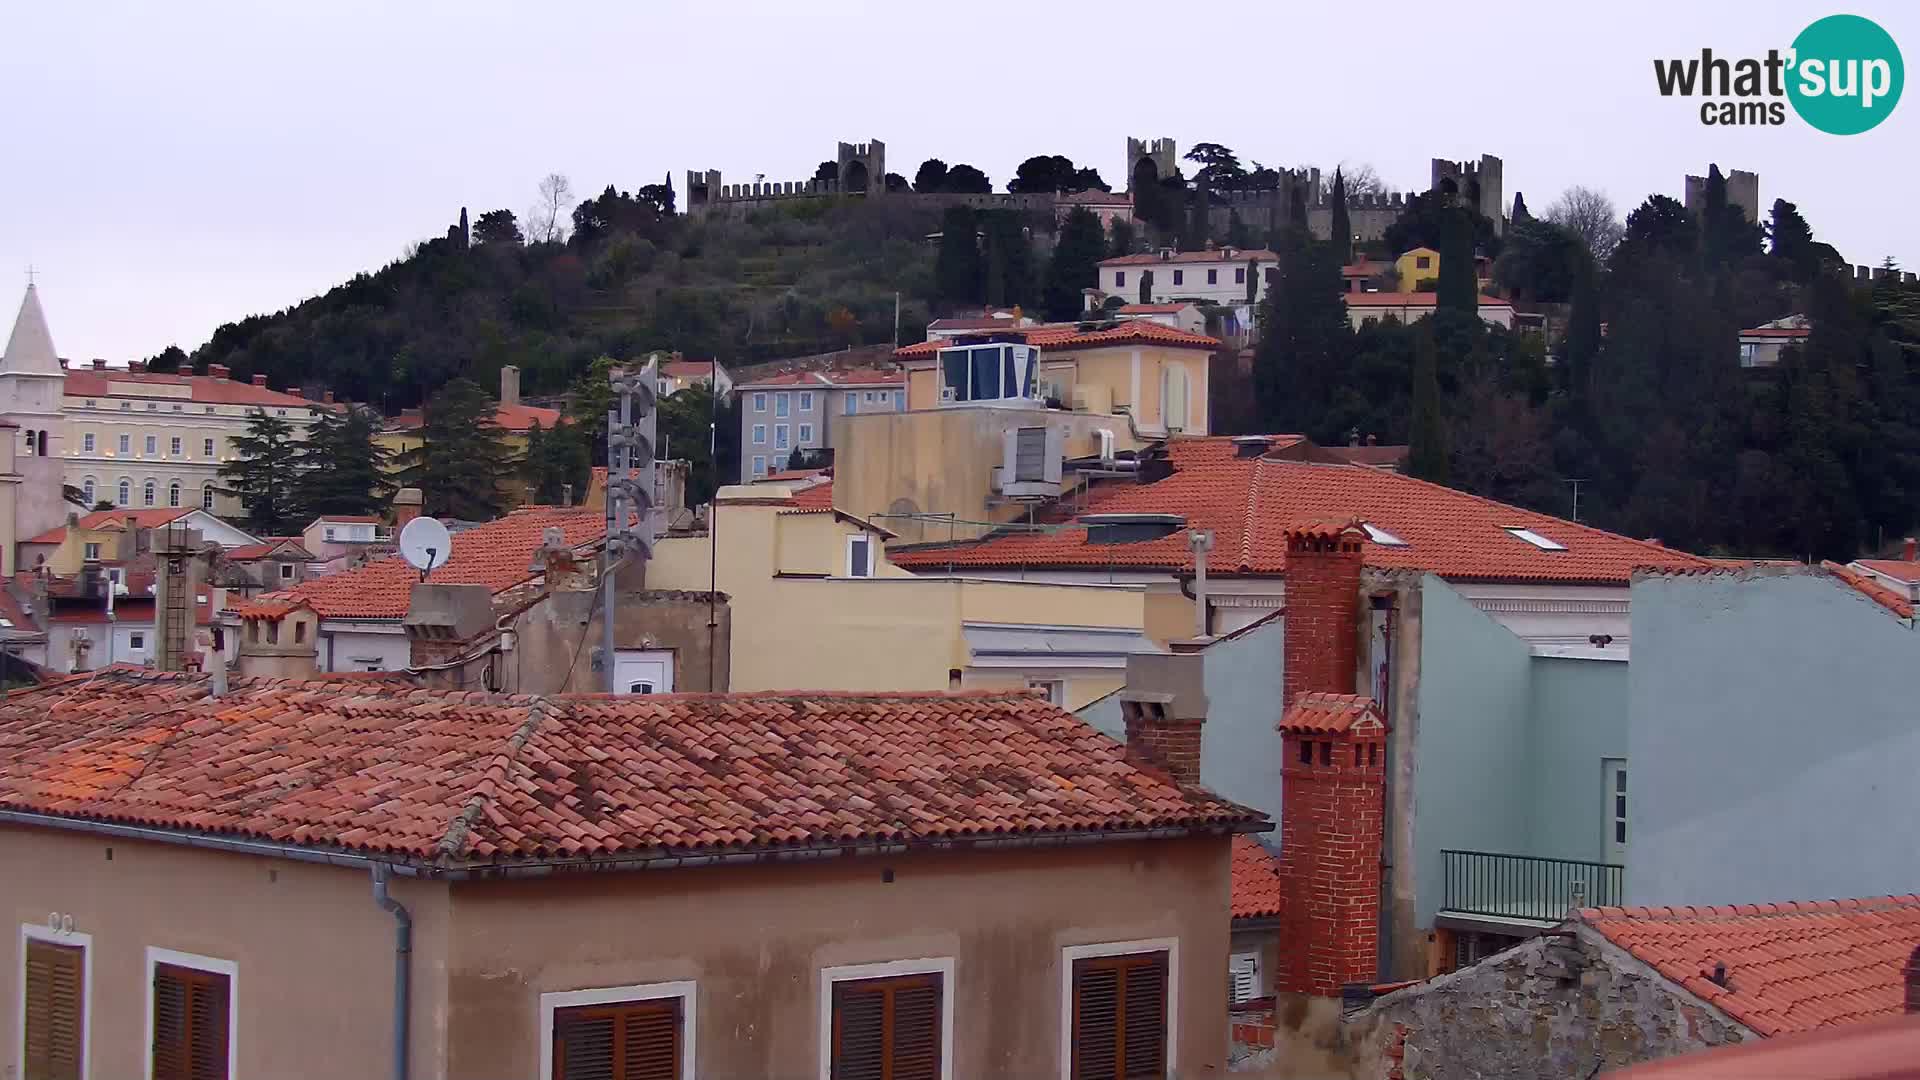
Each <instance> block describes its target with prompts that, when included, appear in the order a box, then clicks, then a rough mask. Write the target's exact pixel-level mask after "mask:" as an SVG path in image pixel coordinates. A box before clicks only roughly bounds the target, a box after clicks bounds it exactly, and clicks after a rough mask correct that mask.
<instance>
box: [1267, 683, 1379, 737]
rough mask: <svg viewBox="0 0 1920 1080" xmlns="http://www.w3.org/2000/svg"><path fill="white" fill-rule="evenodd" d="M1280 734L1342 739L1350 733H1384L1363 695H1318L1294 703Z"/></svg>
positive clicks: (1370, 702)
mask: <svg viewBox="0 0 1920 1080" xmlns="http://www.w3.org/2000/svg"><path fill="white" fill-rule="evenodd" d="M1280 730H1281V731H1295V732H1305V733H1308V734H1313V735H1341V734H1345V733H1346V732H1349V731H1356V730H1358V731H1384V730H1386V726H1385V725H1384V724H1382V723H1381V722H1380V710H1379V708H1378V707H1376V706H1375V705H1374V703H1373V699H1372V698H1370V697H1368V696H1366V695H1365V694H1327V693H1321V692H1318V691H1315V692H1311V693H1305V694H1301V695H1299V696H1297V697H1295V698H1294V699H1293V705H1292V706H1291V707H1289V708H1288V709H1287V711H1286V713H1285V715H1283V716H1281V717H1280Z"/></svg>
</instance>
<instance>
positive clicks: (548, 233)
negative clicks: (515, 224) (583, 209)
mask: <svg viewBox="0 0 1920 1080" xmlns="http://www.w3.org/2000/svg"><path fill="white" fill-rule="evenodd" d="M573 203H574V198H573V184H572V183H570V182H569V181H568V180H567V178H566V177H565V176H562V175H561V174H559V173H548V174H547V175H546V176H545V177H544V178H542V179H541V181H540V200H539V201H538V202H536V203H534V204H533V209H531V210H528V211H527V239H528V240H529V241H530V242H532V243H535V244H557V243H559V242H561V241H563V240H565V239H566V238H567V228H568V226H569V225H570V224H571V223H572V219H571V218H569V216H568V215H569V214H570V213H572V211H573Z"/></svg>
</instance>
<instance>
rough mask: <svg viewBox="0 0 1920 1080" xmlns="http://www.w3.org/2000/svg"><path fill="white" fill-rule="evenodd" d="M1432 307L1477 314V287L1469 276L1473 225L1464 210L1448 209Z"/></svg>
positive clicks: (1471, 258) (1441, 241) (1478, 289)
mask: <svg viewBox="0 0 1920 1080" xmlns="http://www.w3.org/2000/svg"><path fill="white" fill-rule="evenodd" d="M1434 306H1435V307H1436V308H1451V309H1453V310H1455V311H1461V312H1465V313H1467V314H1469V315H1478V314H1479V310H1480V288H1479V285H1478V284H1477V283H1476V282H1475V281H1474V275H1473V222H1472V221H1471V220H1470V219H1469V218H1468V217H1467V214H1466V211H1464V210H1459V209H1453V210H1449V211H1448V213H1447V219H1446V228H1445V231H1444V232H1443V233H1442V234H1441V240H1440V284H1439V287H1438V290H1437V295H1435V297H1434Z"/></svg>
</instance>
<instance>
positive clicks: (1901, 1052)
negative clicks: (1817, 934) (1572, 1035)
mask: <svg viewBox="0 0 1920 1080" xmlns="http://www.w3.org/2000/svg"><path fill="white" fill-rule="evenodd" d="M1764 1077H1775V1078H1784V1077H1791V1078H1792V1080H1920V1016H1896V1017H1892V1018H1890V1019H1886V1020H1875V1021H1873V1022H1872V1023H1867V1024H1849V1025H1847V1026H1846V1027H1838V1028H1818V1029H1815V1030H1813V1031H1802V1032H1797V1033H1795V1034H1792V1035H1782V1036H1780V1037H1778V1038H1774V1039H1763V1040H1760V1041H1758V1042H1749V1043H1740V1044H1737V1045H1734V1046H1722V1047H1719V1048H1717V1049H1714V1050H1703V1051H1700V1052H1699V1053H1693V1054H1681V1055H1679V1056H1677V1057H1670V1058H1662V1059H1660V1060H1658V1061H1649V1062H1646V1063H1644V1064H1641V1065H1635V1066H1633V1067H1632V1068H1630V1069H1620V1070H1614V1071H1609V1072H1607V1073H1606V1074H1605V1076H1604V1080H1759V1078H1764Z"/></svg>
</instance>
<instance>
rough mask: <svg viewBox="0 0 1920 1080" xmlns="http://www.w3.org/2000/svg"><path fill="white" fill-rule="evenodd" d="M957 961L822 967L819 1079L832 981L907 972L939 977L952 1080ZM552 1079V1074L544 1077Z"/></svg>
mask: <svg viewBox="0 0 1920 1080" xmlns="http://www.w3.org/2000/svg"><path fill="white" fill-rule="evenodd" d="M953 972H954V962H953V957H951V956H929V957H922V958H920V959H918V960H885V961H881V962H879V963H873V964H840V965H836V966H834V967H823V968H821V969H820V983H819V987H818V997H819V1002H820V1004H819V1014H820V1033H819V1042H820V1080H833V984H834V983H840V982H863V981H865V980H868V979H893V978H899V977H902V976H906V975H938V976H940V1080H953V1042H954V1028H953V999H954V996H955V995H954V990H955V987H954V980H953ZM541 1080H552V1077H545V1076H543V1077H541Z"/></svg>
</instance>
